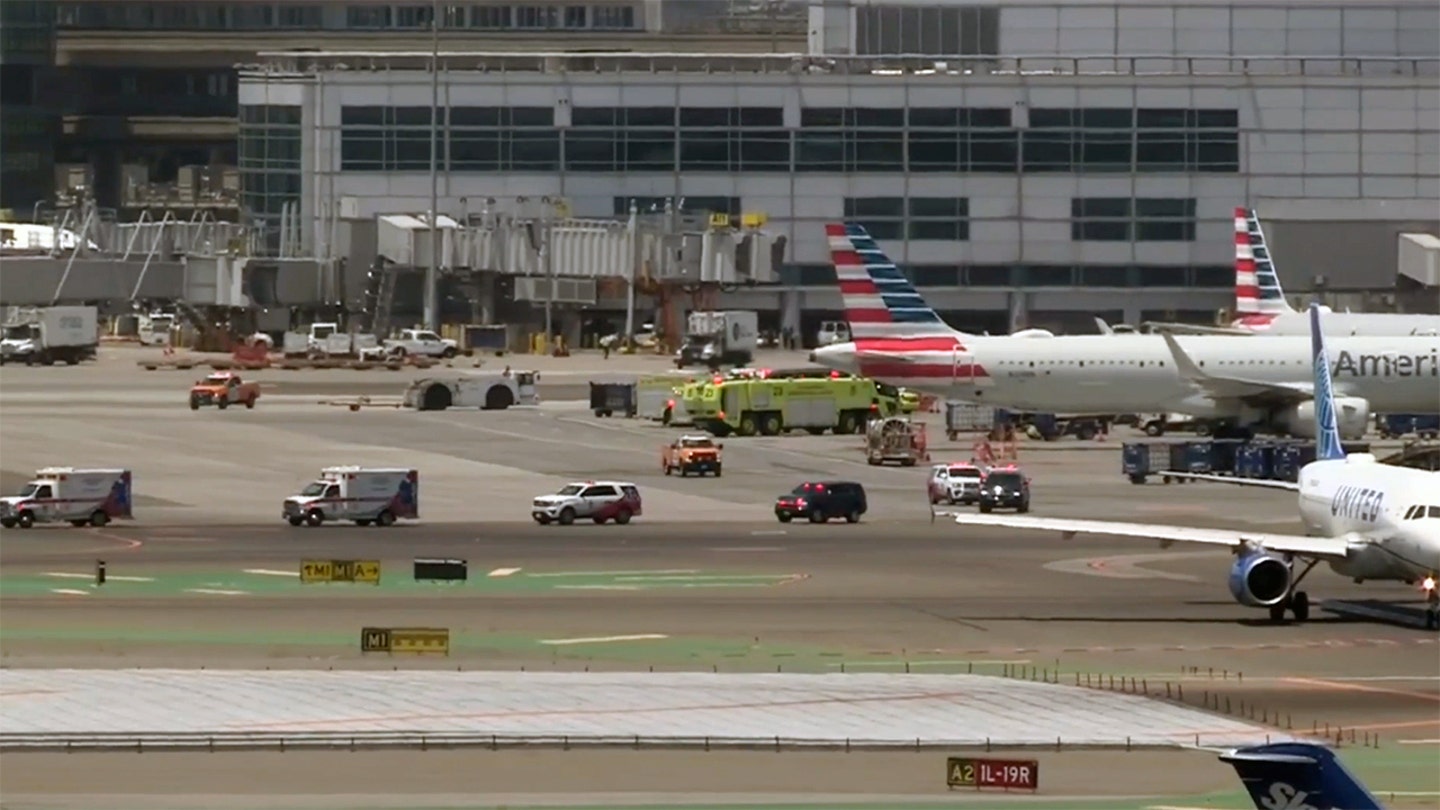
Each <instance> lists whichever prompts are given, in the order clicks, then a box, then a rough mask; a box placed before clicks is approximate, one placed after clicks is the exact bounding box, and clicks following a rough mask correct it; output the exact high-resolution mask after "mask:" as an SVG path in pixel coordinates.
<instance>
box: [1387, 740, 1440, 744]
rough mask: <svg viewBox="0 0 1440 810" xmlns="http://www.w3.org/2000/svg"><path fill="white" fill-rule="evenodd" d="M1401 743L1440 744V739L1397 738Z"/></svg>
mask: <svg viewBox="0 0 1440 810" xmlns="http://www.w3.org/2000/svg"><path fill="white" fill-rule="evenodd" d="M1396 742H1398V743H1400V744H1401V745H1440V740H1397V741H1396Z"/></svg>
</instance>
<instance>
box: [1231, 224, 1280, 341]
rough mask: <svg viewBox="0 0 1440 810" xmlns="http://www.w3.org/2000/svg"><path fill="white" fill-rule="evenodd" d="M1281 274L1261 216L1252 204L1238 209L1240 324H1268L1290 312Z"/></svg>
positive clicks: (1237, 259) (1238, 314)
mask: <svg viewBox="0 0 1440 810" xmlns="http://www.w3.org/2000/svg"><path fill="white" fill-rule="evenodd" d="M1290 311H1291V309H1290V305H1289V304H1287V303H1285V293H1284V291H1283V290H1281V289H1280V277H1279V276H1277V275H1276V274H1275V264H1274V262H1272V261H1271V260H1270V249H1269V248H1268V247H1267V246H1266V244H1265V232H1264V231H1263V230H1261V228H1260V217H1259V216H1258V215H1257V214H1256V213H1255V210H1254V209H1251V208H1236V209H1235V314H1236V322H1237V324H1241V325H1246V326H1253V327H1264V326H1268V325H1269V324H1270V322H1271V321H1273V320H1274V319H1275V316H1276V315H1280V314H1282V313H1285V312H1290Z"/></svg>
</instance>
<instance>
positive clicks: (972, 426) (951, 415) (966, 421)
mask: <svg viewBox="0 0 1440 810" xmlns="http://www.w3.org/2000/svg"><path fill="white" fill-rule="evenodd" d="M994 429H995V408H994V407H992V406H990V405H977V404H975V403H973V402H960V401H957V400H946V401H945V437H946V438H947V439H949V440H950V441H952V442H953V441H955V440H956V439H958V438H960V434H961V433H989V432H990V431H992V430H994Z"/></svg>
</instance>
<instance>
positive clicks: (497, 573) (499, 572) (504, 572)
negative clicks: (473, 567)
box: [486, 568, 520, 577]
mask: <svg viewBox="0 0 1440 810" xmlns="http://www.w3.org/2000/svg"><path fill="white" fill-rule="evenodd" d="M518 573H520V569H519V568H496V569H495V570H494V571H491V572H490V573H488V574H486V576H490V577H508V576H510V575H511V574H518Z"/></svg>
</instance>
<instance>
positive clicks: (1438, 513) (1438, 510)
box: [1416, 506, 1440, 518]
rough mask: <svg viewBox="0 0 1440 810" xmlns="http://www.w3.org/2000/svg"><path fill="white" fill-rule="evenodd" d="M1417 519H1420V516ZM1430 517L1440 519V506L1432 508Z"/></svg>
mask: <svg viewBox="0 0 1440 810" xmlns="http://www.w3.org/2000/svg"><path fill="white" fill-rule="evenodd" d="M1416 517H1419V515H1416ZM1430 517H1432V518H1440V506H1432V507H1430Z"/></svg>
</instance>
